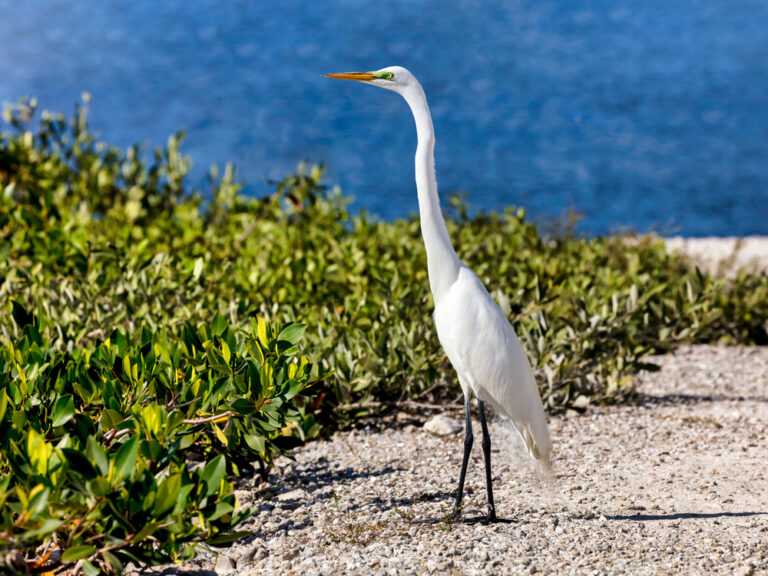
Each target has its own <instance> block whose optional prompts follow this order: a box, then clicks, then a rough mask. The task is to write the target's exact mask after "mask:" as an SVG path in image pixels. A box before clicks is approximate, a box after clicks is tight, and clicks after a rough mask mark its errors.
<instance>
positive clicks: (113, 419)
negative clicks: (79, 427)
mask: <svg viewBox="0 0 768 576" xmlns="http://www.w3.org/2000/svg"><path fill="white" fill-rule="evenodd" d="M122 421H123V415H122V414H120V412H118V411H117V410H112V409H111V408H105V409H104V410H102V411H101V429H102V430H104V432H109V431H110V430H113V429H115V428H117V426H118V425H119V424H120V423H121V422H122Z"/></svg>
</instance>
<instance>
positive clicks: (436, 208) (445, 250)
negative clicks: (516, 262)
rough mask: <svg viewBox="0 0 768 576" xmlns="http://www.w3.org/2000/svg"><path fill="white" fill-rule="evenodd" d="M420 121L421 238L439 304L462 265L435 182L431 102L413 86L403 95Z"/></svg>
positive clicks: (417, 164) (417, 161) (419, 87)
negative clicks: (452, 241) (449, 232)
mask: <svg viewBox="0 0 768 576" xmlns="http://www.w3.org/2000/svg"><path fill="white" fill-rule="evenodd" d="M403 97H404V98H405V100H406V102H408V105H409V106H410V107H411V112H413V118H414V120H415V121H416V133H417V135H418V147H417V148H416V190H417V191H418V196H419V216H420V218H421V235H422V237H423V238H424V247H425V248H426V249H427V270H428V272H429V285H430V288H431V289H432V296H433V297H434V299H435V303H436V304H437V302H438V300H439V299H440V298H441V297H442V296H443V295H444V294H445V293H446V292H447V291H448V289H449V288H450V287H451V285H452V284H453V283H454V282H455V281H456V280H457V278H458V276H459V269H460V268H461V261H460V260H459V257H458V256H457V255H456V252H455V251H454V249H453V246H452V245H451V239H450V238H449V236H448V229H447V228H446V227H445V220H443V213H442V211H441V210H440V198H439V197H438V195H437V180H436V179H435V130H434V127H433V126H432V116H431V115H430V114H429V107H428V106H427V98H426V96H425V95H424V90H423V89H422V88H421V86H419V85H417V86H413V87H411V89H410V90H408V91H407V92H406V93H404V94H403Z"/></svg>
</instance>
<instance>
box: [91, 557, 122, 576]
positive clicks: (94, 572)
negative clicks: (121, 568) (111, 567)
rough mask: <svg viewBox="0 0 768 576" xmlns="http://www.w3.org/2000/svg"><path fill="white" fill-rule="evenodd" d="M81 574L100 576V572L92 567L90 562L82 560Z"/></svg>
mask: <svg viewBox="0 0 768 576" xmlns="http://www.w3.org/2000/svg"><path fill="white" fill-rule="evenodd" d="M83 574H85V576H101V570H99V569H98V568H97V567H96V566H94V565H93V563H92V562H90V561H88V560H83ZM118 574H119V572H118Z"/></svg>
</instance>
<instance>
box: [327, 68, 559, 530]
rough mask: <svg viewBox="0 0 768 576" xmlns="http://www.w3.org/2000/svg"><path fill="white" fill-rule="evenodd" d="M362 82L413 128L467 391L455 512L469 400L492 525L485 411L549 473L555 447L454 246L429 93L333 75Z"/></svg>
mask: <svg viewBox="0 0 768 576" xmlns="http://www.w3.org/2000/svg"><path fill="white" fill-rule="evenodd" d="M328 76H329V77H331V78H340V79H345V80H358V81H363V82H366V83H368V84H372V85H375V86H379V87H381V88H386V89H388V90H392V91H394V92H397V93H398V94H400V95H401V96H402V97H403V98H405V101H406V102H407V103H408V105H409V106H410V108H411V111H412V113H413V117H414V120H415V122H416V132H417V135H418V146H417V148H416V189H417V192H418V199H419V216H420V221H421V232H422V236H423V238H424V246H425V248H426V251H427V268H428V272H429V284H430V288H431V290H432V295H433V296H434V300H435V314H434V318H435V326H436V328H437V335H438V337H439V339H440V343H441V344H442V346H443V348H444V350H445V353H446V354H447V356H448V358H449V360H450V361H451V364H452V365H453V367H454V368H455V369H456V372H457V374H458V376H459V382H460V383H461V387H462V389H463V391H464V396H465V410H466V436H465V439H464V459H463V461H462V468H461V474H460V476H459V488H458V491H457V495H456V505H455V512H459V510H460V506H461V499H462V493H463V488H464V478H465V473H466V468H467V462H468V460H469V453H470V450H471V447H472V442H473V435H472V425H471V419H470V409H471V408H470V398H471V395H472V394H474V395H475V396H476V397H477V399H478V406H479V408H480V423H481V427H482V431H483V443H482V447H483V453H484V456H485V467H486V487H487V490H488V516H487V518H486V520H487V521H495V520H497V518H496V511H495V508H494V504H493V489H492V482H491V440H490V436H489V434H488V429H487V424H486V419H485V409H484V404H485V403H486V402H487V403H488V404H489V405H490V406H491V407H492V408H493V410H494V411H495V412H496V414H498V415H499V416H500V417H502V418H505V419H508V420H509V421H510V422H511V423H512V425H513V426H514V428H515V429H516V430H517V432H518V433H519V434H520V437H521V438H522V440H523V442H524V444H525V447H526V449H527V451H528V453H529V454H530V455H531V457H533V458H534V459H535V460H537V461H538V462H540V463H541V464H542V465H543V467H544V468H549V465H550V455H551V451H552V445H551V441H550V436H549V428H548V426H547V420H546V416H545V415H544V410H543V407H542V403H541V397H540V396H539V390H538V388H537V386H536V381H535V380H534V377H533V371H532V370H531V365H530V363H529V361H528V357H527V356H526V354H525V351H524V350H523V347H522V345H521V344H520V340H519V338H518V337H517V334H515V331H514V329H513V328H512V326H511V325H510V324H509V321H508V320H507V318H506V316H505V315H504V313H503V312H502V311H501V309H500V308H499V307H498V305H497V304H496V302H495V301H494V300H493V298H492V297H491V295H490V294H488V291H487V290H486V289H485V287H484V286H483V284H482V282H481V281H480V279H479V278H478V277H477V276H476V275H475V273H474V272H472V270H470V269H469V268H468V267H467V266H466V265H464V264H463V263H462V262H461V261H460V260H459V257H458V256H457V255H456V252H455V251H454V249H453V246H452V245H451V241H450V238H449V237H448V229H447V228H446V226H445V221H444V220H443V216H442V212H441V210H440V200H439V198H438V195H437V181H436V179H435V161H434V147H435V134H434V128H433V126H432V117H431V116H430V113H429V107H428V106H427V99H426V96H425V95H424V90H423V89H422V87H421V84H419V82H418V80H416V78H415V77H414V76H413V75H412V74H411V73H410V72H409V71H408V70H406V69H405V68H401V67H399V66H391V67H389V68H383V69H381V70H377V71H375V72H348V73H342V74H328Z"/></svg>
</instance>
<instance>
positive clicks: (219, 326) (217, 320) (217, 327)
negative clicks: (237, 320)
mask: <svg viewBox="0 0 768 576" xmlns="http://www.w3.org/2000/svg"><path fill="white" fill-rule="evenodd" d="M228 325H229V324H228V322H227V320H226V319H225V318H224V316H222V315H221V314H220V313H219V312H216V315H215V316H214V317H213V322H211V334H212V335H213V336H221V335H222V334H223V333H224V330H226V329H227V326H228Z"/></svg>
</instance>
